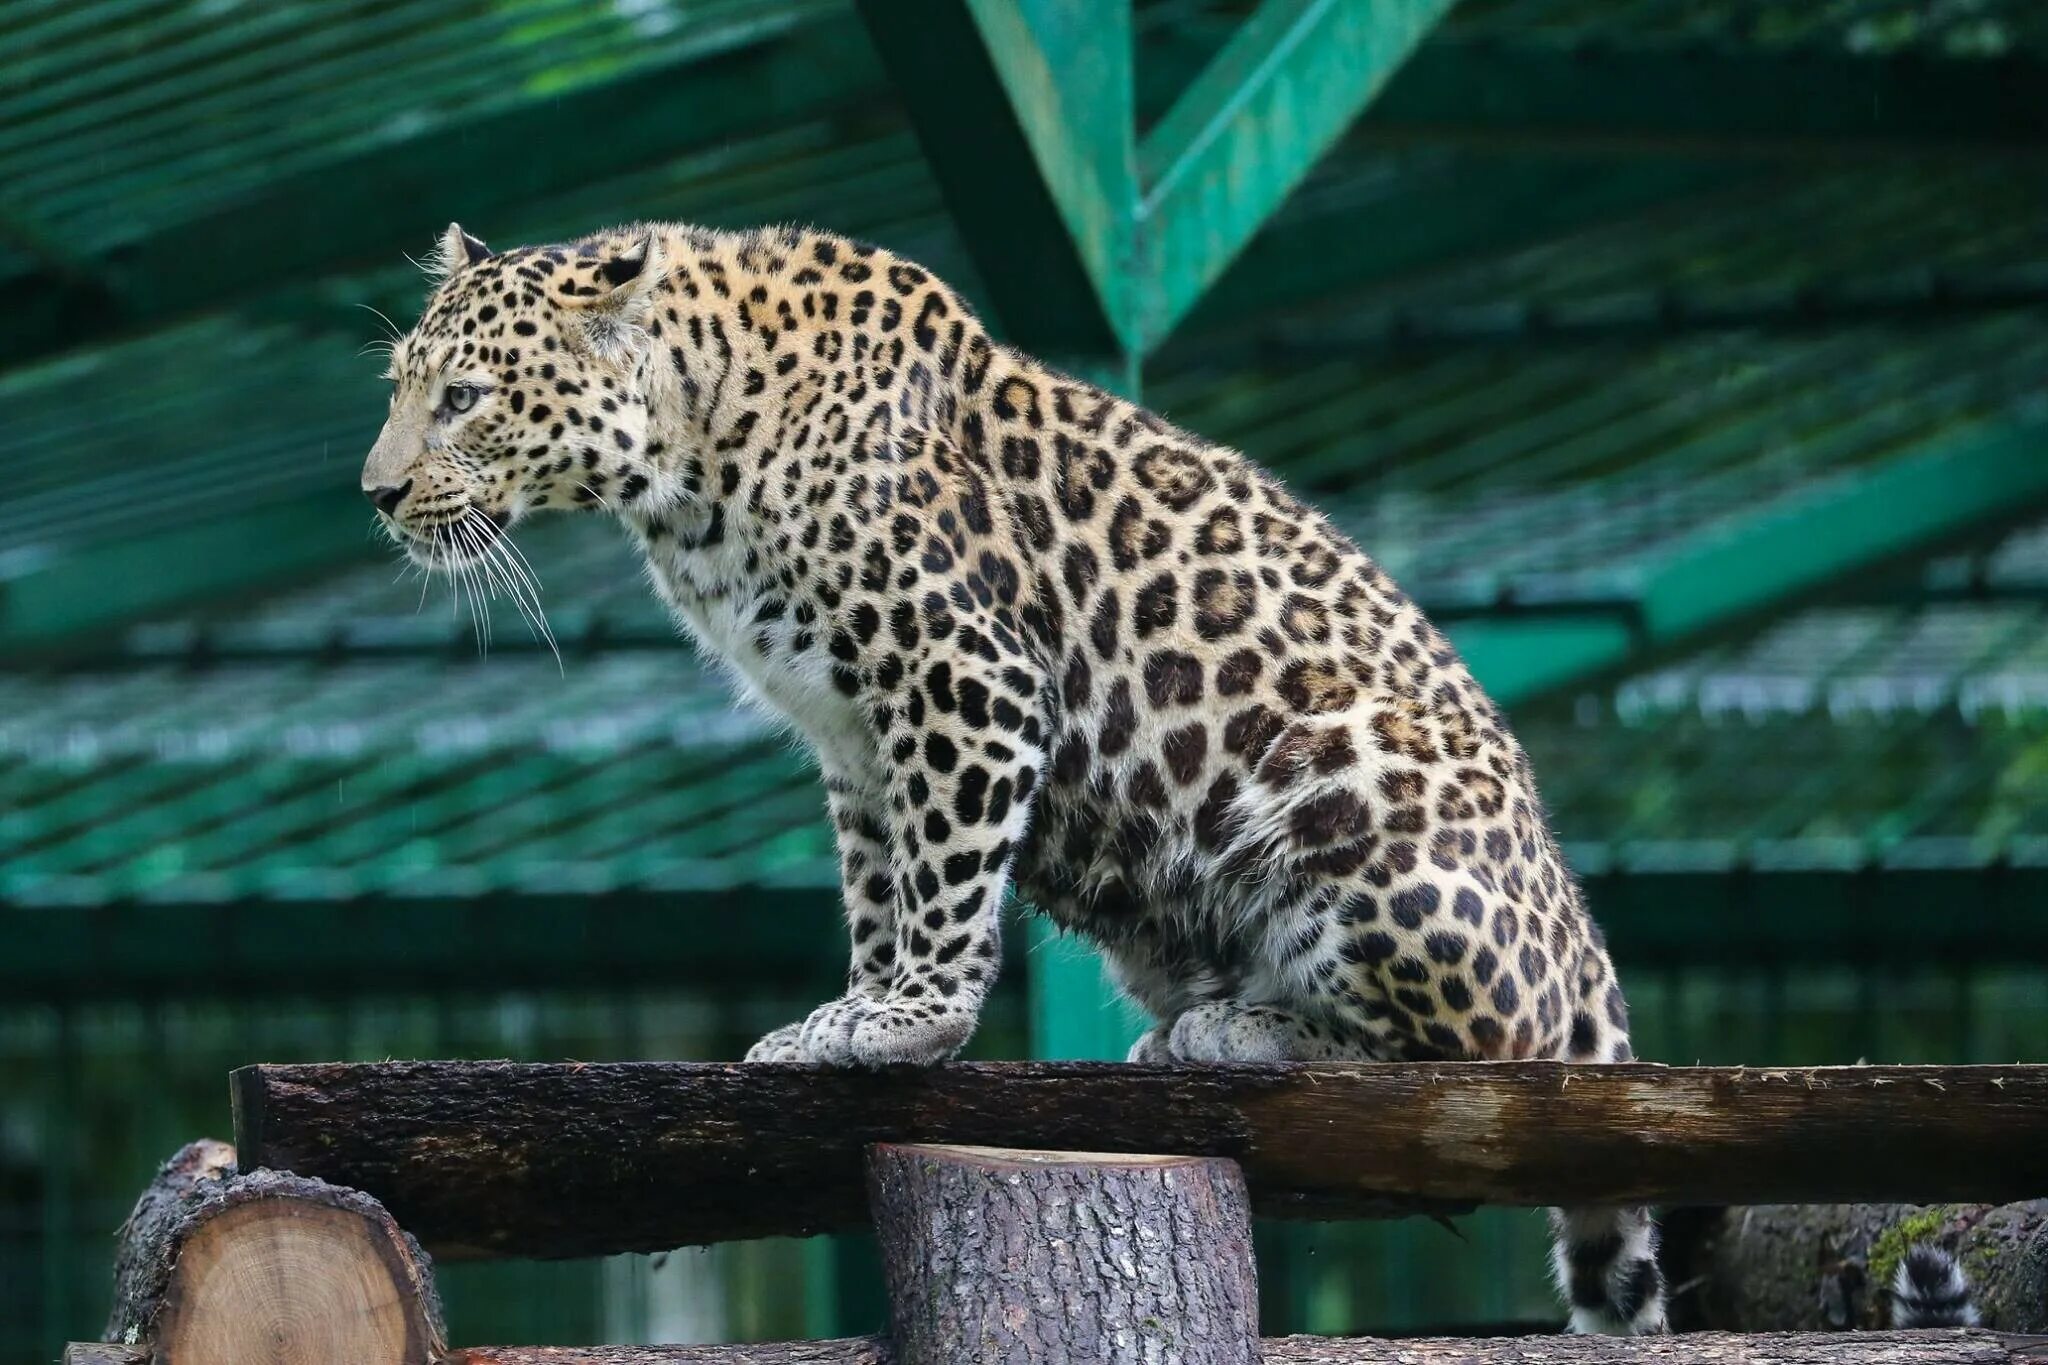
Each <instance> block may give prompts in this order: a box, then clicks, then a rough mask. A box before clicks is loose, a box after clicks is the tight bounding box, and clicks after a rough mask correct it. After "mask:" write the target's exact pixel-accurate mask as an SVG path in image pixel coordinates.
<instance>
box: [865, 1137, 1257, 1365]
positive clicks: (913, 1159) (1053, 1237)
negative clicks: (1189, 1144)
mask: <svg viewBox="0 0 2048 1365" xmlns="http://www.w3.org/2000/svg"><path fill="white" fill-rule="evenodd" d="M868 1191H869V1199H870V1202H871V1203H872V1205H873V1208H874V1215H875V1237H876V1241H877V1242H878V1244H879V1245H880V1247H881V1253H882V1278H883V1281H884V1282H885V1283H886V1284H887V1286H888V1291H889V1319H890V1323H891V1325H892V1327H893V1328H894V1332H893V1338H894V1341H895V1345H896V1351H897V1358H898V1361H899V1365H982V1363H983V1362H989V1361H1001V1362H1003V1365H1067V1363H1068V1362H1086V1363H1087V1365H1096V1363H1097V1362H1100V1365H1252V1363H1253V1362H1255V1361H1256V1360H1257V1359H1258V1349H1259V1346H1258V1330H1259V1329H1258V1316H1259V1312H1258V1305H1259V1290H1258V1272H1257V1271H1256V1269H1255V1268H1254V1266H1253V1263H1252V1215H1251V1199H1250V1197H1249V1196H1248V1195H1247V1194H1246V1192H1245V1187H1244V1176H1243V1174H1242V1173H1241V1172H1240V1171H1239V1170H1238V1168H1237V1163H1236V1162H1234V1161H1226V1160H1220V1159H1217V1158H1214V1157H1176V1156H1110V1155H1101V1154H1096V1153H1078V1152H1028V1151H1017V1150H1011V1149H1004V1148H995V1147H936V1146H895V1145H889V1144H884V1145H881V1146H877V1147H876V1148H874V1149H873V1150H872V1151H871V1152H870V1153H869V1155H868Z"/></svg>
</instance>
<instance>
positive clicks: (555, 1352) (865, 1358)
mask: <svg viewBox="0 0 2048 1365" xmlns="http://www.w3.org/2000/svg"><path fill="white" fill-rule="evenodd" d="M895 1359H896V1358H895V1356H894V1355H892V1354H891V1353H890V1350H889V1343H887V1342H886V1341H883V1340H882V1339H881V1338H879V1337H844V1338H841V1339H839V1340H837V1341H775V1342H762V1343H758V1344H755V1345H750V1346H471V1347H468V1348H467V1349H464V1350H460V1351H450V1352H449V1353H448V1354H447V1355H445V1356H443V1357H441V1365H895ZM1973 1365H1974V1362H1973ZM1999 1365H2004V1362H2002V1361H2001V1362H1999Z"/></svg>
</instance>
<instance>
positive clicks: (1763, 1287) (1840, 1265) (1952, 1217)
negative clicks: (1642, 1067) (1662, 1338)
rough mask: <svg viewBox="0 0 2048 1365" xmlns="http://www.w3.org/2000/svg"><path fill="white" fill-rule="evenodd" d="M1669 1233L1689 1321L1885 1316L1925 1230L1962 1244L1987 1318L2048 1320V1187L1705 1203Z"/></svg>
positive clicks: (2022, 1326) (2002, 1327)
mask: <svg viewBox="0 0 2048 1365" xmlns="http://www.w3.org/2000/svg"><path fill="white" fill-rule="evenodd" d="M1670 1230H1671V1233H1672V1234H1673V1235H1672V1237H1671V1239H1670V1240H1669V1241H1668V1242H1667V1245H1668V1246H1669V1247H1670V1252H1671V1255H1670V1263H1671V1267H1672V1272H1673V1279H1674V1281H1676V1282H1679V1283H1684V1282H1686V1281H1691V1282H1693V1283H1694V1284H1695V1285H1696V1289H1695V1290H1694V1291H1693V1292H1692V1293H1689V1294H1684V1295H1681V1296H1679V1297H1678V1299H1677V1300H1676V1301H1675V1302H1674V1309H1676V1310H1677V1311H1678V1313H1679V1314H1681V1315H1682V1316H1680V1318H1679V1320H1680V1321H1681V1322H1684V1323H1687V1324H1689V1325H1696V1326H1701V1327H1711V1328H1719V1329H1724V1330H1727V1331H1735V1332H1765V1331H1769V1332H1785V1331H1802V1330H1815V1329H1828V1328H1843V1327H1857V1328H1864V1329H1871V1328H1880V1327H1885V1326H1888V1325H1889V1323H1890V1315H1889V1309H1890V1294H1889V1292H1888V1291H1889V1290H1890V1288H1891V1284H1892V1276H1893V1274H1894V1272H1895V1271H1896V1270H1897V1268H1898V1265H1899V1261H1900V1258H1901V1257H1902V1256H1904V1254H1905V1252H1906V1250H1907V1248H1908V1247H1910V1246H1912V1245H1913V1244H1914V1243H1916V1242H1922V1241H1931V1242H1934V1243H1936V1244H1937V1245H1940V1246H1943V1247H1945V1248H1947V1249H1949V1250H1950V1251H1953V1252H1954V1253H1955V1254H1956V1256H1957V1259H1958V1260H1959V1261H1960V1263H1961V1265H1962V1267H1963V1271H1964V1273H1965V1274H1966V1275H1967V1276H1968V1277H1969V1281H1970V1300H1971V1302H1972V1303H1974V1304H1975V1305H1976V1307H1977V1311H1978V1312H1979V1313H1980V1314H1981V1315H1982V1317H1983V1322H1984V1326H1986V1327H1989V1328H1995V1329H1997V1330H1999V1331H2002V1332H2020V1333H2039V1332H2048V1199H2037V1200H2032V1201H2030V1202H2027V1203H2021V1204H2006V1205H1990V1204H1947V1205H1935V1206H1921V1205H1915V1204H1792V1205H1765V1206H1759V1207H1749V1208H1732V1209H1722V1210H1712V1211H1704V1210H1703V1211H1701V1214H1700V1216H1699V1218H1698V1220H1697V1221H1695V1219H1694V1218H1691V1217H1683V1216H1682V1217H1680V1218H1679V1219H1677V1220H1674V1223H1673V1226H1672V1227H1671V1229H1670Z"/></svg>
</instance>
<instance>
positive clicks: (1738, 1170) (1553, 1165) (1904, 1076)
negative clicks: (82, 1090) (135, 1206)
mask: <svg viewBox="0 0 2048 1365" xmlns="http://www.w3.org/2000/svg"><path fill="white" fill-rule="evenodd" d="M233 1093H234V1101H235V1124H236V1135H237V1141H238V1143H239V1144H240V1146H241V1149H242V1152H243V1155H244V1159H245V1161H246V1162H248V1163H250V1164H260V1165H266V1166H272V1167H277V1168H279V1169H285V1170H292V1171H296V1172H298V1173H299V1174H302V1175H312V1176H318V1177H320V1178H322V1179H325V1180H329V1181H332V1182H334V1183H336V1184H342V1185H348V1186H351V1187H354V1188H357V1189H361V1190H364V1191H366V1192H368V1193H370V1194H372V1195H374V1196H375V1197H377V1198H379V1199H381V1200H383V1201H384V1202H385V1204H386V1205H388V1206H389V1207H390V1209H391V1210H392V1212H393V1214H394V1215H395V1216H396V1217H397V1218H398V1219H399V1221H400V1222H401V1223H402V1224H403V1225H404V1226H405V1227H406V1228H408V1229H409V1230H411V1231H412V1232H414V1233H415V1234H416V1235H418V1236H419V1237H421V1238H422V1239H423V1240H424V1241H425V1242H427V1243H428V1244H429V1246H431V1247H434V1248H436V1251H437V1254H457V1255H475V1256H493V1255H495V1256H542V1257H553V1256H581V1255H601V1254H607V1253H611V1252H621V1251H652V1250H658V1249H664V1248H668V1247H673V1246H677V1245H681V1244H685V1243H699V1242H713V1241H721V1240H725V1239H728V1238H739V1237H757V1236H766V1235H772V1234H780V1233H809V1232H818V1231H826V1230H830V1229H834V1228H841V1227H847V1226H852V1225H855V1224H857V1223H859V1222H860V1221H862V1219H863V1218H864V1217H865V1216H866V1201H865V1199H864V1197H863V1183H862V1167H861V1163H862V1158H863V1155H864V1153H865V1151H866V1149H867V1147H868V1146H870V1145H871V1144H873V1143H876V1142H948V1143H965V1144H981V1145H989V1146H1013V1147H1036V1148H1045V1149H1051V1150H1060V1151H1139V1152H1173V1153H1180V1154H1186V1155H1199V1156H1227V1157H1232V1158H1234V1159H1236V1160H1237V1161H1239V1162H1240V1163H1241V1164H1242V1165H1243V1167H1244V1170H1245V1174H1246V1177H1247V1179H1248V1180H1249V1182H1250V1185H1251V1190H1252V1197H1253V1201H1254V1204H1255V1206H1256V1207H1258V1208H1259V1209H1260V1210H1261V1211H1262V1212H1264V1213H1266V1214H1269V1215H1274V1216H1279V1217H1295V1218H1330V1217H1358V1216H1371V1215H1374V1214H1385V1213H1387V1212H1389V1211H1402V1212H1409V1211H1414V1210H1415V1209H1416V1208H1417V1207H1418V1203H1420V1202H1421V1201H1429V1204H1430V1206H1431V1207H1434V1208H1436V1209H1442V1208H1445V1207H1455V1206H1461V1205H1464V1204H1468V1203H1496V1204H1511V1205H1545V1204H1600V1203H1673V1204H1675V1203H1684V1204H1735V1203H1759V1204H1760V1203H1787V1202H1793V1201H1802V1200H1803V1201H1815V1202H1828V1203H1837V1202H1840V1203H1851V1202H1866V1201H1876V1200H1915V1201H1928V1200H1971V1201H1981V1202H1987V1203H2003V1202H2008V1201H2010V1200H2013V1199H2018V1198H2023V1197H2027V1196H2029V1195H2033V1194H2037V1193H2038V1192H2039V1191H2040V1190H2042V1189H2048V1067H2024V1066H2013V1067H1842V1068H1814V1069H1784V1070H1751V1069H1742V1068H1725V1067H1685V1068H1666V1067H1659V1066H1649V1065H1641V1064H1635V1065H1626V1066H1567V1065H1563V1064H1560V1063H1551V1062H1515V1063H1468V1064H1443V1065H1437V1064H1387V1065H1318V1066H1301V1065H1294V1066H1226V1067H1165V1066H1124V1065H1117V1064H1089V1063H1068V1064H1049V1063H1007V1064H953V1065H947V1066H941V1067H935V1068H931V1069H929V1070H917V1069H909V1068H905V1069H892V1070H888V1071H883V1072H878V1073H859V1072H848V1071H834V1070H830V1069H825V1068H818V1067H807V1066H760V1065H756V1066H740V1065H710V1064H692V1063H643V1064H612V1065H591V1066H582V1065H560V1066H529V1065H514V1064H511V1063H454V1062H419V1063H384V1064H380V1065H363V1066H348V1065H331V1066H256V1067H245V1068H243V1069H241V1070H239V1071H237V1072H235V1073H234V1077H233Z"/></svg>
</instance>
